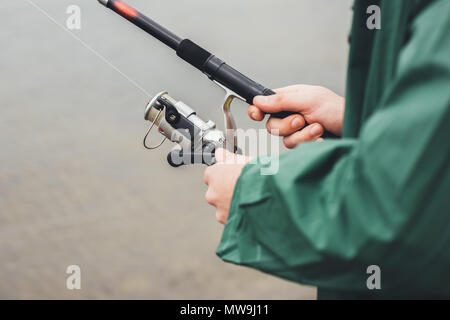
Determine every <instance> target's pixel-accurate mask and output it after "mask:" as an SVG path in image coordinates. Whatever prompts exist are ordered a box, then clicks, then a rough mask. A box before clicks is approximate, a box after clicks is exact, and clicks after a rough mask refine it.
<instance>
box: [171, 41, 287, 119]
mask: <svg viewBox="0 0 450 320" xmlns="http://www.w3.org/2000/svg"><path fill="white" fill-rule="evenodd" d="M177 55H178V56H179V57H180V58H182V59H183V60H185V61H186V62H188V63H189V64H191V65H192V66H194V67H195V68H197V69H199V70H200V71H202V72H203V73H205V74H206V75H207V76H208V77H209V78H210V79H211V80H215V81H217V82H219V83H220V84H222V85H223V86H225V87H227V88H228V89H230V90H232V91H234V92H235V93H237V94H238V95H240V96H241V97H242V98H244V99H245V100H246V101H247V103H248V104H253V98H254V97H256V96H262V95H264V96H269V95H273V94H275V92H273V91H272V90H270V89H268V88H266V87H264V86H263V85H261V84H259V83H257V82H255V81H253V80H252V79H250V78H248V77H247V76H245V75H243V74H242V73H240V72H239V71H237V70H236V69H234V68H232V67H231V66H229V65H228V64H226V63H225V62H223V61H222V60H220V59H219V58H217V57H216V56H214V55H212V54H211V53H210V52H208V51H206V50H205V49H203V48H202V47H200V46H199V45H197V44H196V43H194V42H192V41H191V40H189V39H184V40H183V41H181V43H180V45H179V46H178V48H177ZM290 114H293V112H289V111H287V112H286V111H283V112H279V113H276V114H272V116H273V117H279V118H284V117H286V116H288V115H290Z"/></svg>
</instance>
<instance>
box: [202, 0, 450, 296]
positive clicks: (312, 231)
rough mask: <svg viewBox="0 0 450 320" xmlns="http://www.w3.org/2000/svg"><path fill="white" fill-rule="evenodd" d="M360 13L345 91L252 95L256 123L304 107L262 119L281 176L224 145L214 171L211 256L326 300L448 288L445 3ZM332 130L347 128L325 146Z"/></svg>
mask: <svg viewBox="0 0 450 320" xmlns="http://www.w3.org/2000/svg"><path fill="white" fill-rule="evenodd" d="M374 3H375V4H378V6H379V8H380V9H381V11H380V13H381V14H380V17H381V25H380V26H381V28H380V29H375V30H371V29H369V28H368V27H367V24H366V22H367V21H366V20H367V8H368V6H369V5H373V4H374ZM353 10H354V17H353V23H352V29H351V38H350V39H351V40H350V43H351V45H350V57H349V65H348V74H347V89H346V99H345V100H344V98H342V97H340V96H338V95H336V94H335V93H333V92H331V91H330V90H328V89H325V88H322V87H318V86H308V85H296V86H290V87H287V88H282V89H279V90H276V94H275V95H273V96H268V97H256V98H255V99H254V103H253V104H254V105H252V106H250V107H249V108H248V112H249V115H250V117H251V118H252V119H254V120H257V121H261V120H262V119H263V118H264V113H273V112H278V111H284V110H288V111H294V112H296V114H294V115H291V116H289V117H287V118H285V119H276V118H270V119H269V120H268V121H267V129H268V131H269V132H271V131H275V130H278V132H279V135H281V136H283V142H284V144H285V145H286V147H288V148H292V149H293V150H290V151H289V152H287V153H285V154H282V155H281V156H280V158H279V170H278V172H277V173H276V174H274V175H261V174H260V167H261V165H262V164H259V163H258V162H257V163H256V164H245V163H242V161H237V160H242V157H243V156H239V155H232V154H229V153H227V152H226V151H224V150H218V151H217V153H216V158H217V164H216V165H214V166H211V167H209V168H207V169H206V171H205V173H204V180H205V183H206V184H207V185H208V190H207V193H206V200H207V202H208V203H209V204H211V205H213V206H215V207H216V216H217V220H218V221H220V222H222V223H224V224H225V228H224V232H223V236H222V240H221V242H220V244H219V247H218V249H217V254H218V256H219V257H220V258H222V259H223V260H224V261H227V262H231V263H234V264H239V265H244V266H249V267H252V268H256V269H258V270H261V271H263V272H266V273H269V274H273V275H276V276H279V277H282V278H285V279H288V280H291V281H295V282H299V283H302V284H308V285H314V286H317V287H318V298H319V299H333V298H336V299H346V298H348V299H372V298H383V299H391V298H392V299H396V298H450V227H449V226H450V196H449V191H450V170H449V139H450V37H449V35H448V32H449V30H450V1H448V0H435V1H433V0H414V1H411V0H397V1H388V0H380V1H374V0H370V1H367V0H357V1H356V2H355V4H354V8H353ZM305 123H308V124H309V125H307V126H305V127H303V126H304V124H305ZM325 131H329V132H331V133H333V134H335V135H337V136H340V138H338V139H325V140H324V141H323V142H317V140H318V139H319V138H320V137H321V135H322V134H323V133H324V132H325ZM267 157H269V159H270V156H267ZM244 162H245V158H244Z"/></svg>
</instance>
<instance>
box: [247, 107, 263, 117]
mask: <svg viewBox="0 0 450 320" xmlns="http://www.w3.org/2000/svg"><path fill="white" fill-rule="evenodd" d="M247 112H248V116H249V117H250V118H251V119H253V120H255V121H262V120H263V119H264V116H265V113H264V112H262V111H261V110H260V109H258V107H255V106H254V105H250V106H248V109H247Z"/></svg>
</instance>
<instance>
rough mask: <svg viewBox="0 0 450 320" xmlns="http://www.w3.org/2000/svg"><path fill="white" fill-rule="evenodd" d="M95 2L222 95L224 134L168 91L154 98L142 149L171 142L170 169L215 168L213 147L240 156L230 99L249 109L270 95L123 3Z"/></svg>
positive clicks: (147, 114) (283, 114)
mask: <svg viewBox="0 0 450 320" xmlns="http://www.w3.org/2000/svg"><path fill="white" fill-rule="evenodd" d="M98 2H100V3H101V4H102V5H104V6H105V7H107V8H109V9H111V10H112V11H114V12H116V13H117V14H119V15H120V16H122V17H123V18H125V19H127V20H128V21H130V22H131V23H133V24H134V25H136V26H137V27H139V28H140V29H142V30H144V31H145V32H147V33H148V34H150V35H151V36H153V37H154V38H156V39H158V40H159V41H161V42H162V43H164V44H165V45H166V46H168V47H170V48H172V49H173V50H175V51H176V54H177V55H178V56H179V57H180V58H181V59H183V60H185V61H186V62H188V63H189V64H191V65H192V66H194V67H195V68H197V69H198V70H200V71H202V72H203V73H204V74H205V75H206V76H207V77H208V78H209V79H210V80H212V81H213V82H214V83H215V84H216V85H218V86H219V87H221V88H222V89H223V90H224V91H225V99H224V101H223V104H222V112H223V115H224V120H225V133H223V132H222V131H220V130H218V129H216V125H215V124H214V123H213V122H212V121H203V120H202V119H201V118H200V117H199V116H198V115H197V114H196V112H195V111H194V110H193V109H192V108H190V107H189V106H188V105H187V104H185V103H183V102H181V101H177V100H176V99H174V98H172V97H171V96H169V95H168V93H167V92H161V93H159V94H158V95H156V96H155V97H154V98H153V99H151V101H150V102H149V103H148V105H147V108H146V111H145V119H146V120H148V121H150V122H151V126H150V129H149V130H148V132H147V134H146V135H145V138H144V146H145V147H146V148H147V149H150V150H153V149H156V148H158V147H159V146H161V145H162V143H164V141H165V140H167V139H168V140H170V141H172V142H174V143H176V144H177V146H176V147H175V148H174V149H173V150H172V151H171V152H170V153H169V154H168V156H167V160H168V162H169V164H170V165H172V166H174V167H178V166H181V165H185V164H194V163H202V164H206V165H212V164H214V163H215V158H214V152H215V150H216V149H217V148H226V149H227V150H228V151H231V152H236V153H239V152H240V150H239V148H237V137H236V129H237V127H236V124H235V121H234V119H233V116H232V113H231V103H232V102H233V100H234V99H239V100H242V101H245V102H247V103H248V104H253V98H254V97H255V96H260V95H264V96H269V95H273V94H275V92H274V91H272V90H270V89H268V88H266V87H264V86H263V85H261V84H259V83H257V82H255V81H253V80H251V79H250V78H248V77H247V76H245V75H243V74H242V73H240V72H239V71H237V70H236V69H233V68H232V67H231V66H229V65H228V64H226V63H225V62H223V61H222V60H220V59H219V58H218V57H216V56H215V55H213V54H211V53H210V52H208V51H207V50H205V49H203V48H202V47H200V46H199V45H197V44H196V43H194V42H193V41H191V40H189V39H182V38H180V37H179V36H177V35H175V34H174V33H172V32H171V31H169V30H167V29H166V28H164V27H163V26H161V25H160V24H158V23H156V22H155V21H153V20H152V19H150V18H149V17H147V16H145V15H144V14H142V13H141V12H139V11H137V10H136V9H134V8H133V7H131V6H129V5H128V4H126V3H125V2H123V1H119V0H98ZM291 114H294V112H291V111H282V112H278V113H274V114H271V116H272V117H277V118H285V117H287V116H289V115H291ZM155 126H157V127H158V130H159V131H160V133H161V134H162V135H163V136H164V137H163V140H162V141H161V142H160V143H158V144H156V145H154V146H149V145H148V141H147V140H148V137H149V133H150V132H151V130H152V129H153V128H154V127H155Z"/></svg>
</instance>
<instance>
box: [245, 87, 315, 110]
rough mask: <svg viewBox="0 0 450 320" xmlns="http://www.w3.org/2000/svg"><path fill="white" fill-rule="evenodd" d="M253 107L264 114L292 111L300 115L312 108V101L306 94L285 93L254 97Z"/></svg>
mask: <svg viewBox="0 0 450 320" xmlns="http://www.w3.org/2000/svg"><path fill="white" fill-rule="evenodd" d="M253 105H255V106H256V107H258V108H259V109H260V110H261V111H263V112H265V113H277V112H281V111H294V112H299V113H301V112H302V111H304V110H305V109H309V108H311V107H312V106H313V99H311V96H310V95H309V94H307V93H304V94H303V93H302V94H301V93H299V92H287V93H284V92H282V93H277V94H274V95H272V96H256V97H255V98H254V99H253Z"/></svg>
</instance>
